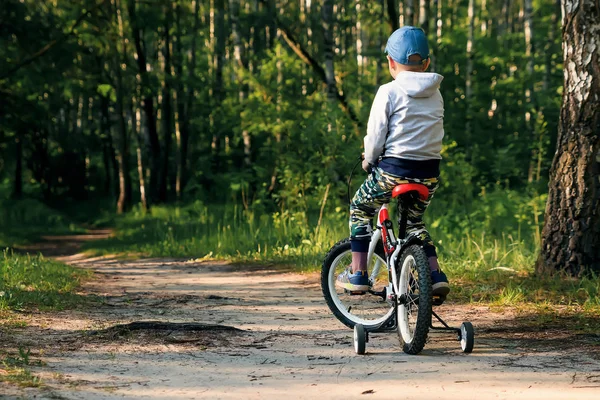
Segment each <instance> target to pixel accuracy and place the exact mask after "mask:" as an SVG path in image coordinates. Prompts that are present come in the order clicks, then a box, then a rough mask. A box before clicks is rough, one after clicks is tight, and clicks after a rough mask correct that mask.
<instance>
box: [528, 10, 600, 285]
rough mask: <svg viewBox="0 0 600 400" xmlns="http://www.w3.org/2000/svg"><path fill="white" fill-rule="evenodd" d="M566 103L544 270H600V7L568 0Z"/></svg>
mask: <svg viewBox="0 0 600 400" xmlns="http://www.w3.org/2000/svg"><path fill="white" fill-rule="evenodd" d="M562 11H563V16H564V20H563V61H564V65H565V70H564V76H565V82H564V90H563V103H562V109H561V114H560V122H559V129H558V142H557V150H556V153H555V155H554V160H553V162H552V168H551V171H550V183H549V193H548V203H547V205H546V214H545V225H544V229H543V231H542V243H541V254H540V256H539V258H538V260H537V265H536V270H537V272H539V273H542V274H543V273H547V272H553V271H564V272H567V273H569V274H571V275H574V276H579V275H582V274H584V273H589V272H594V273H596V274H598V273H600V56H599V52H598V48H600V24H598V20H599V18H600V9H599V8H598V4H597V2H596V1H595V0H581V1H574V0H563V2H562Z"/></svg>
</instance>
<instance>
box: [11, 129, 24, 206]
mask: <svg viewBox="0 0 600 400" xmlns="http://www.w3.org/2000/svg"><path fill="white" fill-rule="evenodd" d="M21 136H22V135H21V134H17V135H16V137H15V182H14V187H13V193H12V195H13V198H15V199H17V200H18V199H21V198H22V197H23V141H22V139H21Z"/></svg>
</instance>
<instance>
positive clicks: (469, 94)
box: [465, 0, 475, 143]
mask: <svg viewBox="0 0 600 400" xmlns="http://www.w3.org/2000/svg"><path fill="white" fill-rule="evenodd" d="M467 15H468V19H469V33H468V37H467V71H466V78H465V101H466V104H467V106H466V122H465V133H466V140H467V143H470V140H471V138H472V132H471V131H472V129H473V127H472V124H471V122H472V107H471V100H472V98H473V88H472V80H473V42H474V28H475V19H474V15H475V0H469V8H468V10H467Z"/></svg>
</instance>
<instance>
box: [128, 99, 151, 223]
mask: <svg viewBox="0 0 600 400" xmlns="http://www.w3.org/2000/svg"><path fill="white" fill-rule="evenodd" d="M138 93H139V91H138ZM131 118H132V125H133V126H132V128H133V131H134V134H135V137H136V139H137V147H136V155H137V171H138V183H139V187H140V203H141V205H142V210H143V211H144V212H148V200H147V197H146V182H145V179H144V159H143V153H142V143H143V140H142V113H141V111H140V107H139V100H138V99H137V98H135V97H134V98H133V99H131Z"/></svg>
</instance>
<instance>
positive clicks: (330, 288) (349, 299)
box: [321, 239, 394, 329]
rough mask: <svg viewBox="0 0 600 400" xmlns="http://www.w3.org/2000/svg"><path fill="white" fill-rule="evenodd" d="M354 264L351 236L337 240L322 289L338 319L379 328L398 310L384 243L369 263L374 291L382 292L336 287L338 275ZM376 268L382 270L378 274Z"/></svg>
mask: <svg viewBox="0 0 600 400" xmlns="http://www.w3.org/2000/svg"><path fill="white" fill-rule="evenodd" d="M351 263H352V250H351V248H350V239H345V240H342V241H340V242H338V243H336V244H335V245H334V246H333V247H332V248H331V250H329V253H327V256H325V260H324V261H323V267H322V269H321V289H322V290H323V296H324V297H325V301H326V302H327V305H328V306H329V308H330V309H331V311H332V312H333V314H334V315H335V316H336V318H337V319H339V320H340V321H341V322H342V323H343V324H344V325H346V326H347V327H349V328H354V325H356V324H361V325H363V326H364V327H365V328H367V329H369V328H374V327H378V326H379V325H381V324H382V323H384V322H385V321H387V320H388V319H389V318H390V317H391V316H392V315H393V313H394V305H393V303H392V302H391V301H388V299H387V294H388V289H387V288H388V284H389V279H388V270H387V267H386V262H385V256H384V254H383V246H380V245H378V246H377V247H376V249H375V254H373V257H372V259H371V260H369V262H368V271H369V274H370V277H371V279H370V281H371V291H372V292H373V293H378V294H373V293H370V292H367V293H365V294H359V295H357V294H352V293H350V292H348V291H347V290H345V289H343V288H340V287H337V286H336V284H335V282H336V280H337V277H338V275H339V274H341V273H342V272H344V270H345V269H346V268H348V266H349V265H351ZM376 268H378V269H379V272H378V273H377V274H376V276H375V275H374V274H373V271H375V269H376Z"/></svg>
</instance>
